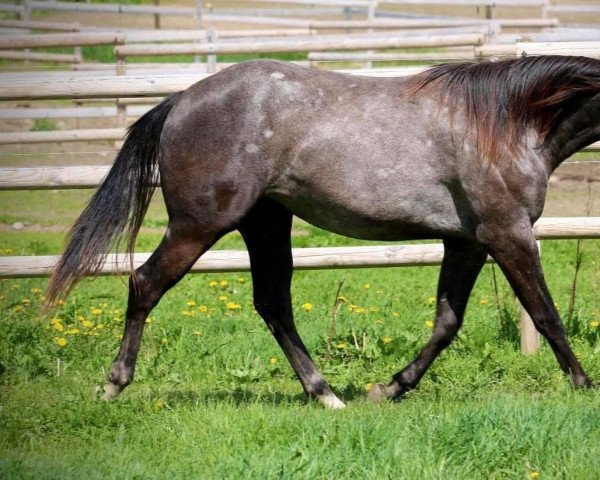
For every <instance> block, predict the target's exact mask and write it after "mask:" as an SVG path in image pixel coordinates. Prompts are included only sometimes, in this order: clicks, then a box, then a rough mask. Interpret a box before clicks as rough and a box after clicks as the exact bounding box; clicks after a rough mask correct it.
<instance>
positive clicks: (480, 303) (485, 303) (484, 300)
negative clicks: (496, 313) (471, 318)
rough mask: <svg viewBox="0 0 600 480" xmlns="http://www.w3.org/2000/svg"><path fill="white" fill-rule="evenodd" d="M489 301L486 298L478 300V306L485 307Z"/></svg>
mask: <svg viewBox="0 0 600 480" xmlns="http://www.w3.org/2000/svg"><path fill="white" fill-rule="evenodd" d="M488 303H490V301H489V300H488V299H487V298H482V299H481V300H479V305H487V304H488Z"/></svg>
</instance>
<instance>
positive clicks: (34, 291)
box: [31, 287, 42, 293]
mask: <svg viewBox="0 0 600 480" xmlns="http://www.w3.org/2000/svg"><path fill="white" fill-rule="evenodd" d="M31 291H32V293H40V292H41V291H42V289H41V288H38V287H33V288H32V289H31Z"/></svg>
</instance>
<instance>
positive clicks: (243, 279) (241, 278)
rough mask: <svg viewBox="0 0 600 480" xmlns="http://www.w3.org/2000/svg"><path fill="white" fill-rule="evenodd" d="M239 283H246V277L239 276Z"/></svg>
mask: <svg viewBox="0 0 600 480" xmlns="http://www.w3.org/2000/svg"><path fill="white" fill-rule="evenodd" d="M237 281H238V283H246V279H245V278H244V277H238V278H237Z"/></svg>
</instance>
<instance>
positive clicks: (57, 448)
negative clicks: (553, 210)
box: [0, 215, 600, 479]
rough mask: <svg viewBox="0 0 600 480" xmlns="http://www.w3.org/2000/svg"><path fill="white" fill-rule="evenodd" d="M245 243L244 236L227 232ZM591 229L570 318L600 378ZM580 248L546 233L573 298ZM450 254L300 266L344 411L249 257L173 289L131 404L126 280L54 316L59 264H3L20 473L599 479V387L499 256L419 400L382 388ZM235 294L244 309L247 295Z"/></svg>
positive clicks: (4, 341)
mask: <svg viewBox="0 0 600 480" xmlns="http://www.w3.org/2000/svg"><path fill="white" fill-rule="evenodd" d="M157 218H158V220H160V215H158V216H157ZM296 228H297V229H298V230H301V231H302V235H298V236H295V237H294V243H295V245H296V246H305V245H311V246H320V245H342V244H348V243H351V242H352V241H350V240H347V239H344V238H342V237H338V236H335V235H331V234H328V233H326V232H323V231H322V230H319V229H316V228H314V227H310V226H307V225H305V224H298V225H297V227H296ZM159 237H160V233H159V232H154V231H148V233H145V234H144V235H142V238H141V239H140V242H139V249H140V250H150V249H152V248H153V245H155V244H156V242H158V240H159ZM0 240H1V242H0V253H4V254H7V253H10V252H9V250H11V251H13V253H20V254H41V253H56V252H57V251H59V249H60V244H61V241H62V235H61V234H59V233H54V232H39V233H36V232H27V233H23V232H15V233H12V232H10V233H3V234H2V236H1V237H0ZM240 246H241V240H240V239H239V236H236V235H232V236H229V237H226V238H225V239H224V240H223V241H222V243H221V244H220V248H240ZM583 248H584V262H583V268H582V270H581V272H580V277H579V288H578V297H577V304H576V313H577V314H576V316H575V322H576V323H575V324H574V326H572V331H571V332H570V334H573V333H575V335H574V336H573V335H571V341H572V344H573V347H574V349H575V351H576V353H577V355H578V356H579V357H580V359H581V361H582V363H583V364H584V366H585V368H586V369H587V370H588V373H589V374H590V375H591V376H592V377H593V378H594V379H596V380H597V381H598V380H600V362H599V361H598V359H599V358H600V341H599V335H598V329H597V328H594V327H593V325H594V323H593V322H595V321H597V320H598V319H599V318H600V298H599V297H598V295H597V291H598V288H599V287H600V264H599V262H598V259H599V258H600V244H599V242H597V241H585V242H584V246H583ZM574 252H575V242H574V241H548V242H544V245H543V260H544V264H545V268H546V271H547V276H548V280H549V283H550V287H551V290H552V291H553V293H554V294H555V300H556V301H557V303H558V304H559V309H560V310H561V312H563V313H564V312H565V311H566V308H567V304H568V298H569V288H570V284H571V278H572V272H573V261H574ZM437 271H438V269H437V268H435V267H423V268H406V269H366V270H351V271H339V270H338V271H336V270H330V271H320V272H298V273H296V275H295V279H294V286H293V295H294V300H295V301H294V306H295V313H296V317H297V322H298V326H299V329H300V332H301V334H302V336H303V338H304V339H305V342H306V343H307V345H308V347H309V349H310V351H311V352H312V353H313V356H314V358H315V360H316V362H317V363H318V364H319V366H320V368H321V369H322V371H323V373H324V374H325V376H326V377H327V378H328V380H329V381H330V383H331V384H332V387H333V388H334V390H335V391H336V392H337V393H338V394H339V395H340V396H341V397H342V398H343V399H344V400H345V401H347V402H349V408H348V409H347V410H346V411H342V412H329V411H325V410H323V409H322V408H321V407H319V406H318V405H316V404H314V403H312V402H307V400H306V398H305V397H304V395H303V394H302V391H301V388H300V386H299V384H298V382H297V380H296V379H295V377H294V375H293V374H292V372H291V370H290V368H289V367H288V365H287V363H286V361H285V359H284V357H283V355H282V354H281V352H280V351H279V349H278V347H277V346H276V344H275V342H274V340H273V339H272V337H271V335H270V333H269V332H268V330H267V329H266V328H265V327H264V326H263V323H262V321H261V320H260V318H259V317H258V316H257V315H256V314H255V313H254V312H253V309H252V306H251V284H250V279H249V275H248V274H223V275H188V276H187V277H185V278H184V279H183V280H182V282H181V283H180V284H179V285H178V286H177V287H176V288H174V289H173V290H172V291H171V292H169V293H168V294H167V295H166V296H165V298H164V299H163V301H162V302H161V303H160V304H159V306H158V307H157V308H156V309H155V311H154V312H153V313H152V316H151V323H149V324H148V325H147V328H146V332H145V336H144V343H143V346H142V350H141V353H140V359H139V363H138V369H137V372H136V379H135V381H134V383H133V384H132V385H131V386H130V387H129V388H128V389H127V390H126V391H125V392H124V393H123V395H122V396H121V397H120V398H119V399H118V400H117V401H115V402H113V403H105V402H102V401H100V400H98V398H97V397H98V393H97V391H98V389H99V388H100V387H101V386H102V384H103V382H104V379H105V376H106V370H107V369H108V368H109V366H110V362H111V361H112V357H113V356H114V354H115V353H116V349H117V346H118V341H119V340H118V337H119V336H120V334H121V331H122V327H123V309H124V301H125V298H126V294H127V289H126V287H125V283H124V281H123V279H122V278H99V279H96V280H85V281H84V282H83V283H82V284H81V285H80V286H78V287H77V288H76V289H75V291H74V292H73V293H72V295H71V296H70V298H69V300H68V301H67V303H66V304H65V305H64V306H62V307H61V308H60V309H59V310H58V311H57V312H55V313H54V314H53V315H52V316H48V317H43V316H41V315H40V314H39V313H38V307H39V305H40V303H41V296H42V295H43V292H42V291H40V290H41V289H43V288H44V286H45V284H46V280H43V279H25V280H3V281H0V295H1V296H2V299H1V300H0V308H1V311H2V315H1V317H0V331H2V332H3V334H2V336H1V337H0V372H1V373H0V424H1V425H2V429H0V459H1V460H0V477H2V478H36V479H37V478H165V477H173V478H344V479H345V478H378V479H379V478H392V477H395V478H440V479H441V478H444V479H448V478H450V479H454V478H456V479H465V478H519V479H520V478H530V474H531V473H532V472H538V471H539V472H540V478H574V479H593V478H598V477H599V476H600V444H599V443H598V441H597V440H598V438H599V435H600V408H599V405H600V395H599V393H598V391H597V390H596V391H572V389H571V387H570V385H569V382H568V380H567V379H566V378H565V377H564V376H563V375H562V374H561V373H560V372H559V369H558V366H557V363H556V361H555V359H554V358H553V355H552V353H551V352H550V350H549V349H548V347H547V346H545V345H544V346H543V347H542V349H541V350H540V352H539V353H537V354H535V355H533V356H527V357H525V356H523V355H521V354H520V352H519V351H518V345H517V342H516V338H515V336H514V329H515V321H514V318H516V316H517V312H516V311H515V308H514V304H513V300H512V296H511V294H510V291H509V288H508V286H507V285H506V283H505V282H504V281H503V280H502V281H501V282H500V285H499V288H500V297H501V298H500V302H501V307H502V308H505V309H506V311H507V314H506V315H501V316H499V315H498V313H497V307H496V305H495V301H494V294H493V286H492V281H491V266H486V267H485V269H484V272H483V273H482V275H481V277H480V279H479V281H478V283H477V286H476V289H475V291H474V293H473V296H472V301H471V304H470V307H469V310H468V314H467V319H466V324H465V328H464V329H463V331H462V333H461V334H460V338H459V339H458V340H457V341H456V342H455V343H454V344H453V345H452V346H451V347H450V348H449V349H448V350H447V351H446V352H445V353H444V354H443V355H442V357H441V358H440V359H439V360H438V361H437V362H436V363H435V364H434V366H433V367H432V368H431V370H430V372H428V374H427V375H426V377H425V378H424V380H423V381H422V383H421V385H420V386H419V388H418V389H417V390H416V391H414V392H412V393H411V394H410V395H408V397H407V398H405V399H404V400H403V401H401V402H399V403H394V404H383V405H371V404H369V403H367V402H366V401H365V400H364V397H365V394H366V386H367V384H369V383H373V382H377V381H387V380H388V379H389V378H390V376H391V375H392V374H393V373H394V372H396V371H397V370H399V369H400V368H401V367H403V366H404V365H405V364H406V363H407V362H408V361H410V360H411V359H412V357H413V356H414V355H415V354H416V352H417V351H418V349H419V348H420V346H421V345H422V344H423V343H424V342H425V341H426V339H427V337H428V335H429V333H430V331H431V330H430V328H428V326H427V324H426V322H427V321H429V320H431V318H432V314H433V306H432V304H431V299H430V297H432V296H433V295H434V294H435V285H436V279H437ZM342 277H344V278H345V279H346V281H345V284H344V288H343V291H342V294H343V295H344V296H345V297H347V299H348V303H353V304H355V305H358V306H360V307H362V308H364V310H365V311H364V312H363V313H356V311H354V312H352V311H350V309H349V308H348V306H347V305H345V306H344V307H343V308H342V309H341V310H340V313H339V315H338V318H337V325H336V331H335V337H334V342H333V344H334V350H333V352H332V353H331V354H328V352H327V348H326V346H327V341H326V339H327V331H328V328H329V318H330V311H331V306H332V302H333V299H334V296H335V292H336V287H337V284H338V282H339V280H340V278H342ZM212 281H217V282H223V285H221V284H218V285H217V286H210V285H211V284H210V282H212ZM225 282H226V283H225ZM38 289H40V290H38ZM223 295H225V296H227V300H220V299H219V297H221V296H223ZM26 299H27V300H29V301H27V300H26ZM229 301H233V302H235V303H237V304H239V305H240V306H241V308H240V309H239V310H228V309H227V308H226V303H227V302H229ZM188 302H194V303H195V304H194V305H189V304H188ZM304 303H311V304H312V305H313V308H312V310H310V311H306V310H305V309H303V308H302V305H303V304H304ZM201 306H205V307H206V308H202V309H200V307H201ZM201 310H202V311H201ZM204 310H206V311H205V312H204ZM54 318H60V325H61V327H62V331H59V330H58V329H57V327H56V325H58V322H57V321H56V320H55V321H54V323H52V320H53V319H54ZM507 323H508V326H509V327H510V326H512V332H513V333H512V334H511V328H507ZM575 327H576V328H575ZM59 328H60V327H59ZM76 329H77V330H76ZM354 337H356V339H357V343H358V348H357V347H356V346H355V340H354ZM58 338H65V339H66V340H67V345H66V346H64V347H60V346H59V345H58V344H57V343H56V340H55V339H58ZM384 339H386V340H385V341H384ZM389 339H391V341H389ZM386 342H387V343H386Z"/></svg>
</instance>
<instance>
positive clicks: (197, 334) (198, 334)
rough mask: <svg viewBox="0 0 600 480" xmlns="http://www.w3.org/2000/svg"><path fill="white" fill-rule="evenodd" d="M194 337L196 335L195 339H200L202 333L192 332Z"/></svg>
mask: <svg viewBox="0 0 600 480" xmlns="http://www.w3.org/2000/svg"><path fill="white" fill-rule="evenodd" d="M194 335H196V336H197V337H201V336H202V332H194Z"/></svg>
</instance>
